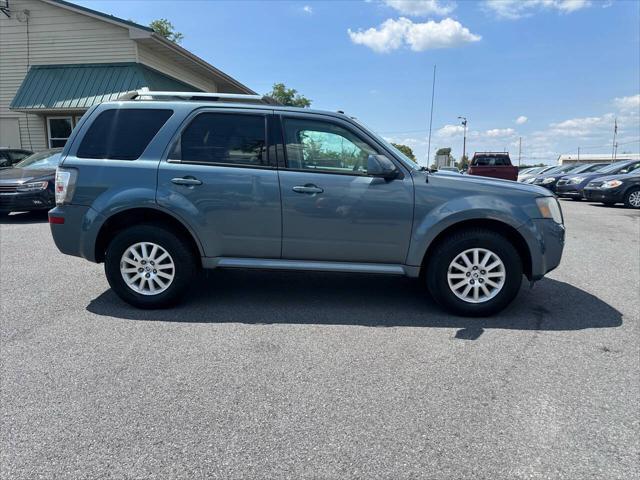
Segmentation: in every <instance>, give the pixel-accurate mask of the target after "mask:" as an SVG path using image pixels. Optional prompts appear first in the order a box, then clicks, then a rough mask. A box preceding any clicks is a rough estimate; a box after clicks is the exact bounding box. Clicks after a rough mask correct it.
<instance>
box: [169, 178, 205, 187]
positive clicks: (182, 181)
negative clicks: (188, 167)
mask: <svg viewBox="0 0 640 480" xmlns="http://www.w3.org/2000/svg"><path fill="white" fill-rule="evenodd" d="M171 183H175V184H176V185H187V186H189V187H191V186H194V185H202V180H198V179H197V178H195V177H177V178H172V179H171Z"/></svg>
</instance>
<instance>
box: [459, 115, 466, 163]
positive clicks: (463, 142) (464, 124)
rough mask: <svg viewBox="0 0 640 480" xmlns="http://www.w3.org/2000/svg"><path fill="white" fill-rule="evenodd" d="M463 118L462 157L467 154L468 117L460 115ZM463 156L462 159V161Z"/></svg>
mask: <svg viewBox="0 0 640 480" xmlns="http://www.w3.org/2000/svg"><path fill="white" fill-rule="evenodd" d="M458 119H459V120H462V126H463V127H464V136H463V137H462V158H465V157H466V156H467V117H458ZM462 158H461V159H460V161H462Z"/></svg>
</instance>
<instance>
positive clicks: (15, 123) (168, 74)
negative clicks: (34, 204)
mask: <svg viewBox="0 0 640 480" xmlns="http://www.w3.org/2000/svg"><path fill="white" fill-rule="evenodd" d="M5 5H6V6H5ZM0 7H2V8H0V147H13V148H25V149H29V150H33V151H38V150H43V149H46V148H49V147H58V146H62V145H64V143H65V142H66V139H67V138H68V137H69V135H70V134H71V129H72V128H73V126H74V125H75V124H76V122H77V121H78V119H79V118H80V116H81V115H82V114H83V113H84V112H85V111H86V110H87V109H88V108H89V107H91V106H92V105H94V104H96V103H101V102H103V101H107V100H112V99H115V98H118V97H119V96H120V95H121V94H122V93H124V92H126V91H129V90H135V89H139V88H143V87H147V88H149V89H150V90H174V91H207V92H229V93H248V94H253V93H255V92H254V91H253V90H251V89H250V88H248V87H246V86H244V85H243V84H241V83H240V82H238V81H237V80H235V79H233V78H231V77H230V76H229V75H227V74H225V73H224V72H222V71H220V70H218V69H217V68H215V67H214V66H212V65H210V64H208V63H207V62H205V61H204V60H202V59H201V58H198V57H197V56H195V55H194V54H192V53H190V52H189V51H187V50H185V49H184V48H182V47H180V46H179V45H176V44H175V43H173V42H170V41H168V40H166V39H165V38H163V37H162V36H160V35H158V34H156V33H154V32H153V31H152V30H151V29H150V28H148V27H145V26H143V25H138V24H136V23H132V22H129V21H127V20H122V19H120V18H117V17H113V16H111V15H107V14H104V13H102V12H98V11H95V10H91V9H88V8H85V7H81V6H79V5H75V4H73V3H69V2H66V1H62V0H9V1H5V0H2V1H1V2H0Z"/></svg>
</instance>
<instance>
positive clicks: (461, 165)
mask: <svg viewBox="0 0 640 480" xmlns="http://www.w3.org/2000/svg"><path fill="white" fill-rule="evenodd" d="M468 166H469V157H467V156H466V155H463V156H462V158H461V159H460V161H459V162H456V168H457V169H458V170H464V169H466V168H467V167H468Z"/></svg>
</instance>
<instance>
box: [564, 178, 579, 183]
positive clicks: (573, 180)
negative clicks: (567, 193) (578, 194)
mask: <svg viewBox="0 0 640 480" xmlns="http://www.w3.org/2000/svg"><path fill="white" fill-rule="evenodd" d="M580 182H582V177H571V178H570V179H569V181H568V182H567V183H571V184H575V183H580Z"/></svg>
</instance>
